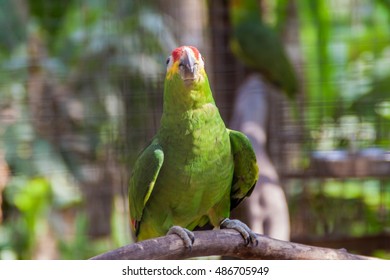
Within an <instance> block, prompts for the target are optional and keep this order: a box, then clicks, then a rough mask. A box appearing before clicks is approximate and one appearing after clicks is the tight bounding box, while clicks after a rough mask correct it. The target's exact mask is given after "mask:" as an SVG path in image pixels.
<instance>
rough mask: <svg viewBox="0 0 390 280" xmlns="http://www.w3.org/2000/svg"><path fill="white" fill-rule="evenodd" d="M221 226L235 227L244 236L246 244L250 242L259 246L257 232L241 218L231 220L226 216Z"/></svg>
mask: <svg viewBox="0 0 390 280" xmlns="http://www.w3.org/2000/svg"><path fill="white" fill-rule="evenodd" d="M220 228H221V229H223V228H227V229H234V230H236V231H238V232H239V233H240V234H241V236H242V237H243V238H244V240H245V245H247V246H248V245H249V244H251V245H255V246H257V244H258V241H257V236H256V233H254V232H253V231H252V230H251V229H250V228H249V227H248V226H247V225H246V224H244V223H243V222H241V221H240V220H230V219H229V218H226V219H224V220H223V221H222V222H221V224H220Z"/></svg>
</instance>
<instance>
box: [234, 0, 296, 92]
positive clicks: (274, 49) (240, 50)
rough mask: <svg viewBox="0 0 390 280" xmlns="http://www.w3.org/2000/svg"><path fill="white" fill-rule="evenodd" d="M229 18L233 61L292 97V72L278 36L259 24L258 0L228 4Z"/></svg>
mask: <svg viewBox="0 0 390 280" xmlns="http://www.w3.org/2000/svg"><path fill="white" fill-rule="evenodd" d="M229 16H230V22H231V26H232V36H231V39H230V48H231V50H232V52H233V54H234V55H235V56H236V58H238V59H239V60H240V61H241V62H242V63H243V64H244V65H245V66H247V67H248V68H250V69H252V70H255V71H257V72H260V73H261V74H263V75H264V76H265V77H266V78H267V79H268V80H269V81H270V82H271V83H273V84H275V85H277V86H279V87H280V88H282V89H283V90H284V91H285V92H286V93H287V95H288V96H289V97H290V98H291V97H293V96H294V95H295V94H296V92H297V91H298V81H297V78H296V75H295V72H294V69H293V67H292V65H291V63H290V61H289V60H288V58H287V54H286V52H285V50H284V48H283V44H282V42H281V40H280V38H279V37H278V34H277V33H276V32H275V31H274V30H272V29H271V28H270V27H269V26H267V25H266V24H265V23H264V22H263V20H262V18H261V13H260V6H259V0H230V6H229Z"/></svg>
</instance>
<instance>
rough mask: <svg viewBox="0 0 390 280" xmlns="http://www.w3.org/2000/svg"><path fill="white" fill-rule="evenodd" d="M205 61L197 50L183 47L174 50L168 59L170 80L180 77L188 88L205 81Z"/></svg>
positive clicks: (168, 77) (168, 76)
mask: <svg viewBox="0 0 390 280" xmlns="http://www.w3.org/2000/svg"><path fill="white" fill-rule="evenodd" d="M205 75H206V72H205V71H204V61H203V58H202V55H201V54H200V52H199V51H198V49H197V48H195V47H192V46H181V47H178V48H176V49H174V50H173V51H172V53H171V55H170V56H169V57H168V59H167V76H166V78H167V79H168V80H170V79H172V78H173V77H180V79H181V80H182V81H183V83H184V84H185V85H186V86H190V85H192V84H194V83H197V82H199V81H201V80H203V79H204V77H205Z"/></svg>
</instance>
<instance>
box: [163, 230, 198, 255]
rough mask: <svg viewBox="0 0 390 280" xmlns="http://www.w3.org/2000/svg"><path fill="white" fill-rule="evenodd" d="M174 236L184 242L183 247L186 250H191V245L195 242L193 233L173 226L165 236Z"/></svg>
mask: <svg viewBox="0 0 390 280" xmlns="http://www.w3.org/2000/svg"><path fill="white" fill-rule="evenodd" d="M170 234H176V235H178V236H179V237H180V238H181V239H182V240H183V242H184V246H185V247H186V248H189V249H192V244H193V243H194V241H195V237H194V233H193V232H192V231H190V230H188V229H186V228H182V227H180V226H173V227H171V228H170V229H169V231H168V233H167V235H170Z"/></svg>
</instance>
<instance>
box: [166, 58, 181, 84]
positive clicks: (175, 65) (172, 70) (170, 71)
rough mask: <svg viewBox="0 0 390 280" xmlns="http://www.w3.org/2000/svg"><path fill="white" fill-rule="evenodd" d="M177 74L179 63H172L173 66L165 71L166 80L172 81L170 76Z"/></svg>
mask: <svg viewBox="0 0 390 280" xmlns="http://www.w3.org/2000/svg"><path fill="white" fill-rule="evenodd" d="M177 73H179V61H176V62H174V63H173V65H172V66H171V67H170V68H168V69H167V75H166V78H167V79H168V80H170V79H172V76H173V75H174V74H177Z"/></svg>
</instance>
